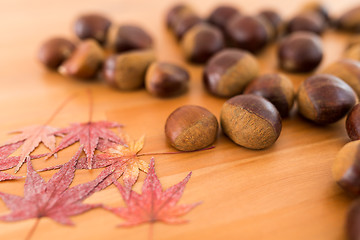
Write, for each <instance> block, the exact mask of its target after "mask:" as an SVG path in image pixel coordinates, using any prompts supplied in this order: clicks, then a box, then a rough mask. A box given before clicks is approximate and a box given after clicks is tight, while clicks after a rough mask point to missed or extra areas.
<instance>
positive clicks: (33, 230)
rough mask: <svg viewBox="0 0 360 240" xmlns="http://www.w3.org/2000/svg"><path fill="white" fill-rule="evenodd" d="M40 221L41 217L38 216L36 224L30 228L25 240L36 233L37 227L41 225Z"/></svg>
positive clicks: (28, 239)
mask: <svg viewBox="0 0 360 240" xmlns="http://www.w3.org/2000/svg"><path fill="white" fill-rule="evenodd" d="M39 222H40V218H39V217H38V218H36V221H35V224H34V225H33V226H32V228H31V229H30V231H29V233H28V234H27V235H26V237H25V240H30V239H31V237H32V236H33V235H34V232H35V230H36V228H37V226H38V225H39Z"/></svg>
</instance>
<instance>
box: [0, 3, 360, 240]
mask: <svg viewBox="0 0 360 240" xmlns="http://www.w3.org/2000/svg"><path fill="white" fill-rule="evenodd" d="M189 2H190V1H189ZM217 2H220V1H215V0H207V1H205V0H202V1H194V3H193V4H192V5H193V6H194V8H195V9H197V10H198V11H199V13H200V14H203V15H205V14H207V13H208V12H209V11H210V10H211V8H212V7H214V6H215V5H216V3H217ZM228 2H230V3H231V2H233V3H234V4H235V5H238V6H239V7H240V8H241V9H242V10H243V11H244V12H247V13H255V12H256V11H258V10H259V9H261V8H263V7H265V6H270V7H273V8H275V9H279V11H280V12H281V13H282V14H283V15H284V16H285V17H289V16H291V15H292V14H294V13H295V12H296V9H298V7H299V6H300V5H301V4H302V3H301V2H302V1H291V4H290V2H289V1H285V0H281V1H280V0H279V1H273V2H271V5H270V3H269V4H267V3H265V1H261V0H252V1H250V2H249V1H248V4H249V5H245V1H242V2H243V3H242V4H241V3H240V1H235V0H233V1H231V0H228ZM174 3H175V2H173V1H167V0H152V1H148V0H132V1H128V0H116V1H115V0H102V1H95V0H77V1H70V0H63V1H44V0H32V1H26V0H18V1H13V0H2V1H1V3H0V30H1V33H2V34H1V38H0V46H1V54H0V67H1V68H0V82H1V87H0V142H4V141H5V140H6V139H8V138H9V136H8V135H7V132H9V131H11V130H14V129H17V128H20V127H24V126H27V125H32V124H40V123H44V122H45V121H46V120H47V119H48V118H49V116H50V115H51V114H52V112H53V111H54V109H55V108H56V107H57V106H58V105H59V104H60V103H61V102H62V101H63V100H64V99H65V98H67V97H68V96H69V95H70V94H72V93H79V94H80V96H79V97H78V98H76V99H74V100H73V101H72V102H71V103H70V104H68V105H67V106H66V107H65V109H63V110H62V111H61V112H60V113H59V115H58V116H57V117H56V118H55V119H54V121H53V122H52V125H53V126H56V127H65V126H67V125H68V124H69V123H72V122H77V121H79V122H84V121H87V120H88V108H89V104H88V99H87V97H86V93H85V92H86V89H88V88H90V89H91V90H92V92H93V95H94V102H95V104H94V117H93V118H94V119H95V120H105V119H108V120H112V121H118V122H120V123H123V124H125V126H126V127H125V130H126V131H127V133H129V134H130V135H131V136H133V137H134V138H137V137H140V136H141V135H142V134H146V142H145V147H144V149H143V151H142V152H162V151H164V152H166V151H174V149H172V148H171V147H170V146H168V145H167V144H166V142H165V136H164V124H165V120H166V118H167V116H168V115H169V114H170V113H171V112H172V111H173V110H174V109H175V108H177V107H179V106H181V105H184V104H197V105H201V106H204V107H206V108H208V109H209V110H210V111H211V112H213V113H214V114H215V115H216V116H219V112H220V109H221V106H222V104H223V103H224V101H225V99H219V98H215V97H213V96H210V95H209V94H208V93H207V92H206V91H204V89H203V86H202V81H201V73H202V67H201V66H193V65H189V64H186V63H185V62H184V61H183V56H182V53H181V50H180V48H179V47H178V45H177V43H176V41H175V39H174V38H173V36H172V35H171V34H170V33H169V32H168V31H167V30H166V29H165V27H164V14H165V11H166V10H167V9H168V8H169V7H170V6H171V5H173V4H174ZM356 3H357V1H356V0H346V1H335V0H334V1H329V7H330V9H331V11H332V12H333V13H334V14H335V15H336V14H340V13H341V12H342V11H343V10H345V9H347V8H349V7H351V6H352V5H355V4H356ZM89 11H98V12H103V13H105V14H107V15H109V16H111V17H112V18H113V19H114V20H115V21H117V22H119V23H137V24H140V25H142V26H144V27H145V28H146V29H148V30H149V32H151V34H152V35H153V36H154V38H155V40H156V51H157V54H158V59H160V60H163V61H171V62H175V63H179V64H181V65H183V66H186V67H187V68H188V70H189V71H190V73H191V88H190V91H189V92H188V93H187V94H186V95H184V96H181V97H178V98H173V99H168V100H163V99H157V98H154V97H152V96H150V95H149V94H148V93H147V92H146V91H145V90H139V91H134V92H120V91H117V90H114V89H112V88H110V87H108V86H107V85H106V84H104V83H101V82H90V83H89V82H82V81H77V80H74V79H68V78H65V77H62V76H60V75H59V74H57V73H55V72H50V71H47V70H45V69H44V68H43V67H42V66H41V65H40V64H39V63H38V62H37V60H36V51H37V50H38V47H39V45H40V44H41V43H42V42H43V41H44V40H46V39H47V38H49V37H52V36H54V35H64V36H72V31H71V24H72V22H73V21H74V19H75V17H76V16H77V15H78V14H80V13H85V12H89ZM348 38H349V36H348V35H346V34H339V33H335V32H332V31H329V32H327V33H326V34H325V35H324V36H323V39H324V49H325V59H324V61H323V63H322V64H321V66H320V68H319V69H321V68H323V67H324V66H325V65H327V64H328V63H330V62H332V61H334V60H336V59H338V58H340V56H341V54H342V51H343V49H344V46H345V43H346V41H347V40H348ZM275 51H276V47H275V46H269V47H268V48H267V49H266V50H265V51H263V52H262V53H260V54H259V55H258V58H259V61H260V65H261V72H262V73H271V72H277V71H278V69H277V63H276V57H275V56H276V55H275ZM287 75H288V76H289V77H290V78H291V79H292V81H293V83H294V84H295V86H296V87H298V85H299V84H300V82H301V81H302V80H304V79H305V78H306V77H307V76H309V75H308V74H298V75H295V74H287ZM348 141H349V140H348V137H347V136H346V132H345V129H344V121H343V120H342V121H340V122H338V123H336V124H333V125H330V126H325V127H319V126H315V125H314V124H311V123H309V122H306V121H304V120H303V119H301V118H300V117H299V116H298V115H297V114H296V112H295V111H294V112H293V113H292V115H291V117H290V118H288V119H285V120H284V121H283V130H282V133H281V135H280V138H279V139H278V141H277V142H276V144H275V145H274V146H272V147H271V148H269V149H266V150H262V151H252V150H248V149H244V148H242V147H239V146H236V145H235V144H234V143H232V142H231V141H230V140H229V139H227V138H226V137H224V136H223V135H222V134H220V136H219V139H218V140H217V142H216V148H215V149H214V150H210V151H203V152H197V153H188V154H180V155H164V156H157V157H156V170H157V173H158V176H159V177H160V180H161V182H162V184H163V186H164V187H169V186H171V185H173V184H175V183H177V182H179V181H180V180H181V179H183V178H184V177H185V176H186V174H187V173H188V172H190V171H193V176H192V178H191V180H190V182H189V183H188V185H187V188H186V190H185V193H184V196H183V198H182V200H181V203H193V202H197V201H203V204H202V205H200V206H199V207H197V208H196V209H194V210H193V211H192V212H190V213H189V214H188V215H186V216H185V219H188V220H189V221H190V222H189V223H188V224H184V225H166V224H161V223H157V224H155V225H154V239H292V240H294V239H316V240H319V239H326V240H329V239H344V238H345V237H344V219H345V215H346V211H347V209H348V207H349V204H350V203H351V201H352V199H351V198H349V197H347V196H346V195H345V194H344V193H343V191H342V190H341V189H340V188H339V187H337V186H336V184H335V183H334V181H333V179H332V177H331V171H330V170H331V164H332V161H333V160H334V157H335V154H336V153H337V151H338V150H339V149H340V148H341V147H342V146H343V145H344V144H345V143H346V142H348ZM75 147H76V146H74V147H72V148H69V149H67V150H64V151H62V152H60V153H59V158H58V160H55V159H51V160H49V161H46V162H44V161H43V160H35V161H33V164H34V167H35V168H36V169H39V168H43V167H45V166H51V165H54V164H58V163H60V162H66V161H67V160H68V159H69V158H70V157H71V155H72V153H73V152H74V149H75ZM37 151H38V152H41V151H44V148H43V147H40V148H39V149H38V150H37ZM144 159H145V160H147V161H148V160H149V158H144ZM25 170H26V167H23V168H22V169H21V171H20V172H19V174H21V175H23V174H25V172H26V171H25ZM8 172H9V173H13V170H10V171H8ZM99 172H100V170H91V171H86V170H81V171H77V172H76V177H75V180H74V182H73V185H77V184H79V183H82V182H86V181H89V180H90V179H94V178H95V177H96V176H97V174H98V173H99ZM53 174H54V172H53V171H52V172H51V171H50V172H45V173H41V175H42V176H43V177H44V178H45V179H49V178H50V177H51V176H52V175H53ZM144 178H145V174H144V173H141V174H140V178H139V181H138V182H137V183H136V185H135V187H134V189H135V190H136V191H139V190H140V189H141V186H142V182H143V180H144ZM23 184H24V180H18V181H7V182H3V183H1V184H0V191H3V192H6V193H12V194H18V195H22V194H23ZM86 202H87V203H99V202H102V203H104V204H106V205H109V206H123V202H122V200H121V197H120V194H119V193H118V191H117V189H116V188H115V187H114V186H110V187H109V188H107V189H105V190H104V191H101V192H98V193H96V194H94V195H93V196H91V197H90V198H89V199H87V200H86ZM0 212H1V213H6V212H7V208H6V207H5V205H4V203H3V202H1V201H0ZM72 220H73V221H74V222H75V224H76V226H75V227H66V226H62V225H60V224H58V223H56V222H54V221H52V220H50V219H48V218H43V219H41V221H40V224H39V226H38V228H37V230H36V231H35V233H34V236H33V239H50V238H51V239H53V240H55V239H64V237H65V236H66V239H68V240H71V239H87V240H90V239H127V240H129V239H146V238H147V236H148V228H149V226H148V225H142V226H139V227H133V228H129V229H124V228H116V225H118V224H120V223H121V221H122V220H121V219H119V218H117V217H116V216H115V215H113V214H111V213H109V212H107V211H105V210H102V209H96V210H93V211H90V212H87V213H85V214H82V215H79V216H75V217H72ZM34 222H35V220H34V219H31V220H26V221H21V222H15V223H0V239H11V240H15V239H24V238H25V236H26V234H27V233H28V231H29V230H30V228H31V227H32V225H33V224H34Z"/></svg>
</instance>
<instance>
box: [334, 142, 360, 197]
mask: <svg viewBox="0 0 360 240" xmlns="http://www.w3.org/2000/svg"><path fill="white" fill-rule="evenodd" d="M332 175H333V178H334V180H335V181H336V182H337V184H339V186H340V187H341V188H342V189H344V190H345V191H346V192H347V193H349V194H351V195H354V196H359V195H360V141H359V140H358V141H352V142H349V143H347V144H345V146H344V147H342V148H341V150H340V151H339V152H338V154H337V155H336V158H335V160H334V162H333V165H332Z"/></svg>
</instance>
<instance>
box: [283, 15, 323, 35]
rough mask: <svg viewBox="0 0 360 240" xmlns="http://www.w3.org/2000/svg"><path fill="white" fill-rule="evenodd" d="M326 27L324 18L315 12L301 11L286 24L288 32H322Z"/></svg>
mask: <svg viewBox="0 0 360 240" xmlns="http://www.w3.org/2000/svg"><path fill="white" fill-rule="evenodd" d="M325 28H326V22H325V20H324V18H323V17H322V16H321V15H320V14H319V13H317V12H311V11H309V12H303V13H300V14H298V15H297V16H295V17H294V18H292V19H291V20H290V21H289V23H288V24H287V26H286V31H287V32H288V33H293V32H298V31H308V32H313V33H316V34H318V35H320V34H322V33H323V32H324V30H325Z"/></svg>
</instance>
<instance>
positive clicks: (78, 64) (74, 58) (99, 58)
mask: <svg viewBox="0 0 360 240" xmlns="http://www.w3.org/2000/svg"><path fill="white" fill-rule="evenodd" d="M104 58H105V54H104V51H103V49H102V48H101V47H100V45H99V44H98V43H97V42H96V41H95V40H93V39H88V40H85V41H83V42H80V43H79V44H78V46H77V48H76V50H75V51H74V52H73V54H72V55H71V56H70V57H69V58H68V59H67V60H66V61H65V62H63V63H62V64H61V65H60V67H59V72H60V73H61V74H62V75H64V76H69V77H75V78H93V77H95V76H96V75H97V73H98V70H99V69H100V68H101V65H102V63H103V61H104Z"/></svg>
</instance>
